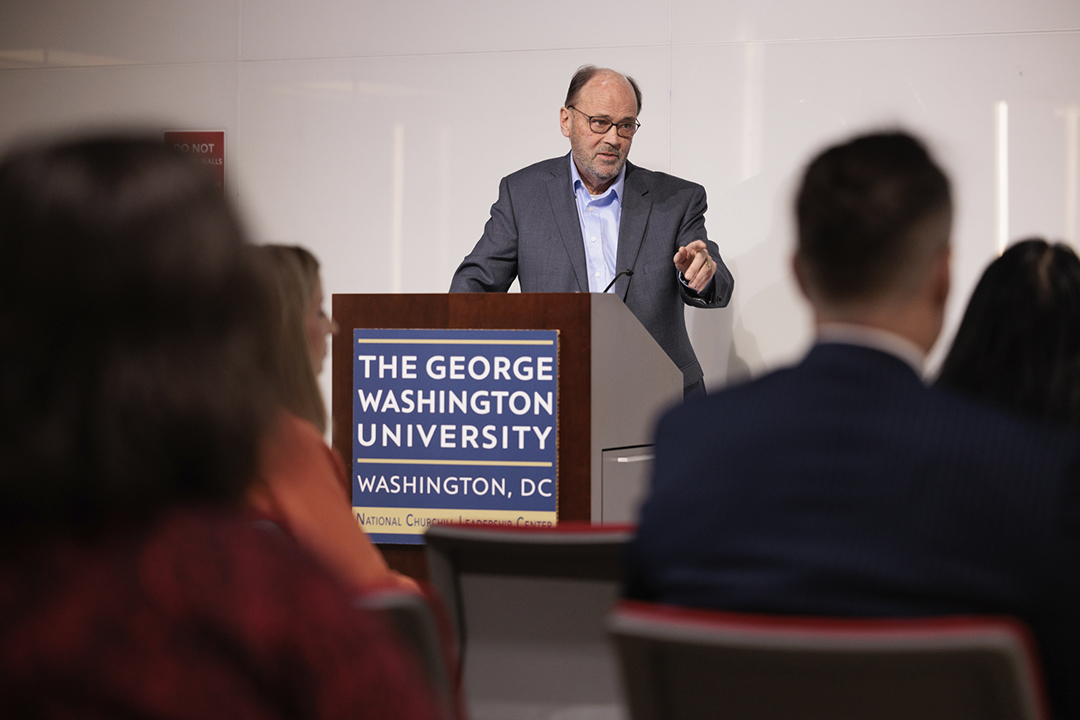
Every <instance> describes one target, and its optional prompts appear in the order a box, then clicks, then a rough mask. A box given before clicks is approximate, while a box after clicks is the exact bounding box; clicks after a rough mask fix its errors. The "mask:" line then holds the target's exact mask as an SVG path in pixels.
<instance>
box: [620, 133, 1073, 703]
mask: <svg viewBox="0 0 1080 720" xmlns="http://www.w3.org/2000/svg"><path fill="white" fill-rule="evenodd" d="M951 211H952V209H951V201H950V194H949V185H948V181H947V179H946V178H945V175H944V174H943V173H942V172H941V170H940V169H938V167H937V166H936V165H935V164H934V162H933V161H932V159H931V158H930V156H929V154H928V153H927V152H926V150H925V149H924V148H923V146H922V145H921V144H920V143H919V142H918V141H917V140H915V139H914V138H912V137H910V136H908V135H904V134H900V133H895V134H879V135H870V136H864V137H860V138H857V139H855V140H853V141H851V142H849V143H846V144H843V145H840V146H837V147H833V148H831V149H829V150H827V151H826V152H825V153H823V154H822V155H820V156H819V157H818V158H817V159H816V160H814V161H813V162H812V163H811V165H810V166H809V168H808V170H807V171H806V174H805V177H804V179H803V183H802V187H801V189H800V191H799V195H798V200H797V216H798V234H799V237H798V249H797V251H796V255H795V260H794V268H795V274H796V277H797V279H798V281H799V284H800V286H801V288H802V290H803V293H804V294H805V295H806V297H807V299H808V300H809V301H810V304H811V306H812V308H813V311H814V317H815V321H816V325H817V333H818V338H817V342H816V344H815V345H814V346H813V348H812V349H811V350H810V352H809V354H808V355H807V356H806V357H805V358H804V359H803V360H802V362H801V363H799V364H798V365H796V366H794V367H791V368H786V369H782V370H779V371H776V372H773V373H771V374H768V375H765V376H764V377H761V378H759V379H757V380H754V381H752V382H749V383H747V384H745V385H742V386H739V387H733V388H730V389H726V390H724V391H722V392H719V393H717V394H715V395H711V396H709V397H707V398H705V399H703V400H701V401H700V402H693V403H690V404H688V405H687V406H684V407H682V408H679V409H676V410H674V411H672V412H671V413H669V414H668V415H666V416H665V417H664V418H663V419H662V420H661V422H660V425H659V428H658V431H657V437H656V461H655V463H656V464H655V477H654V482H653V486H652V488H651V495H650V497H649V498H648V499H647V501H646V502H645V504H644V506H643V509H642V513H641V520H640V529H639V532H638V535H637V538H636V539H635V541H634V543H633V546H632V548H631V551H630V553H629V566H628V576H629V587H628V593H629V594H630V595H632V596H635V597H639V598H645V599H651V600H657V601H662V602H669V603H674V604H680V605H689V606H699V607H710V608H722V609H727V610H734V611H755V612H766V613H780V614H820V615H836V616H917V615H938V614H952V613H1004V614H1009V615H1014V616H1017V617H1020V618H1022V619H1023V620H1025V621H1026V622H1028V623H1029V624H1030V625H1031V626H1032V628H1033V629H1034V631H1035V633H1036V636H1037V638H1038V640H1039V643H1040V646H1041V650H1042V652H1043V657H1044V660H1045V664H1046V671H1047V678H1048V681H1049V687H1050V690H1051V699H1052V702H1053V704H1054V705H1055V708H1056V710H1057V712H1058V714H1059V716H1062V717H1078V716H1080V695H1078V693H1080V501H1078V497H1077V490H1078V481H1080V477H1078V445H1077V441H1076V438H1075V437H1074V436H1073V434H1072V432H1071V431H1068V430H1066V429H1064V428H1061V429H1058V428H1055V427H1050V426H1044V425H1036V424H1034V422H1029V421H1027V420H1026V419H1023V418H1019V417H1014V416H1012V415H1008V414H1006V413H1004V412H999V411H997V410H996V409H993V408H990V407H987V406H983V405H980V404H976V403H975V402H973V401H969V400H967V399H965V398H962V397H959V396H956V395H953V394H950V393H949V392H948V391H945V390H942V389H939V388H934V387H928V386H927V385H925V384H924V383H923V381H922V377H921V372H922V361H923V358H924V357H925V355H926V353H928V352H929V350H930V348H931V347H932V346H933V344H934V341H935V339H936V338H937V336H938V333H939V332H940V330H941V325H942V318H943V315H944V308H945V299H946V296H947V294H948V289H949V235H950V225H951Z"/></svg>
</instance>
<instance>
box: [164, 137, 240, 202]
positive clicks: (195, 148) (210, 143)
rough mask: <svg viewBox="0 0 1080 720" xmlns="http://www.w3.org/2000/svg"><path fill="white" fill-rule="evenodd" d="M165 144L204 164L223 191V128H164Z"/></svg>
mask: <svg viewBox="0 0 1080 720" xmlns="http://www.w3.org/2000/svg"><path fill="white" fill-rule="evenodd" d="M165 145H166V146H168V147H171V148H173V149H174V150H176V151H177V152H181V153H183V154H185V155H190V156H191V157H192V159H194V160H195V161H196V162H198V163H201V164H203V165H205V166H206V168H207V170H209V171H210V172H212V173H213V174H214V177H215V178H216V179H217V182H218V187H220V188H221V191H222V192H225V131H224V130H166V131H165Z"/></svg>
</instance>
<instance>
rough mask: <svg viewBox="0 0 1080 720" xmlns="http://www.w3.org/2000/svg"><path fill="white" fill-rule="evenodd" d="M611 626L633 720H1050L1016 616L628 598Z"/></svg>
mask: <svg viewBox="0 0 1080 720" xmlns="http://www.w3.org/2000/svg"><path fill="white" fill-rule="evenodd" d="M608 628H609V630H610V632H611V634H612V636H613V637H614V640H615V643H616V646H617V648H618V655H619V661H620V665H621V666H622V672H623V682H624V686H625V687H626V688H627V698H628V704H629V707H630V717H631V718H632V720H658V719H659V718H664V719H665V720H695V719H698V718H717V717H725V718H754V719H755V720H774V719H775V720H780V719H781V718H783V720H796V719H799V720H803V719H815V718H828V719H829V720H894V719H895V720H901V719H904V720H911V719H914V718H918V719H919V720H937V719H940V720H945V719H948V720H1045V719H1046V718H1048V717H1049V714H1048V713H1047V704H1046V698H1045V694H1044V691H1043V685H1042V676H1041V669H1040V664H1039V661H1038V657H1037V655H1036V653H1035V650H1034V647H1035V646H1034V642H1033V640H1032V635H1031V633H1030V631H1029V630H1028V629H1027V627H1026V626H1024V625H1023V624H1022V623H1020V622H1019V621H1018V620H1016V619H1014V618H1008V617H1000V616H950V617H935V618H903V619H862V618H860V619H832V618H799V617H780V616H765V615H746V614H740V613H728V612H718V611H711V610H691V609H686V608H676V607H671V606H664V605H655V604H652V603H643V602H636V601H629V600H627V601H622V602H621V603H619V605H618V606H617V607H616V609H615V610H614V612H613V613H612V615H611V617H610V619H609V624H608Z"/></svg>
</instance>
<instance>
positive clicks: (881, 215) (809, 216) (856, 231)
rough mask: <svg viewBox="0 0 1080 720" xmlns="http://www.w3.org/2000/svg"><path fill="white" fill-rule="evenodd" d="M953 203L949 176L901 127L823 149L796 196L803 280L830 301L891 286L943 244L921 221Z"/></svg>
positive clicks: (864, 296)
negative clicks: (933, 242) (932, 240)
mask: <svg viewBox="0 0 1080 720" xmlns="http://www.w3.org/2000/svg"><path fill="white" fill-rule="evenodd" d="M951 207H952V201H951V199H950V190H949V180H948V178H946V177H945V174H944V173H943V172H942V171H941V169H940V168H939V167H938V166H937V165H936V164H935V162H934V160H933V159H932V158H931V156H930V153H929V152H928V151H927V149H926V148H925V147H924V146H923V144H922V143H921V142H920V141H919V140H917V139H916V138H914V137H912V136H911V135H908V134H906V133H903V132H886V133H876V134H870V135H863V136H861V137H857V138H855V139H854V140H851V141H849V142H846V143H843V144H841V145H836V146H833V147H830V148H829V149H827V150H825V151H824V152H823V153H821V154H820V155H818V157H817V158H815V159H814V160H813V161H812V162H811V163H810V166H809V167H808V168H807V170H806V173H805V175H804V177H803V181H802V186H801V187H800V189H799V192H798V197H797V200H796V215H797V220H798V253H799V257H800V261H801V263H802V267H803V269H804V270H805V271H806V273H807V277H806V278H805V280H806V281H807V282H808V283H809V284H810V285H811V287H812V289H813V291H815V292H816V293H819V294H820V296H821V298H822V299H823V300H826V301H829V302H841V303H842V302H847V301H851V300H865V299H869V298H872V297H875V296H878V295H880V294H881V293H882V292H888V291H889V290H890V289H892V288H894V287H895V286H897V285H898V284H899V283H901V282H903V281H904V280H905V278H907V277H908V276H909V275H910V273H911V272H913V271H918V270H920V269H921V267H920V266H919V263H920V262H922V261H925V260H928V259H929V258H931V257H932V255H933V253H934V252H935V251H937V250H939V249H940V247H924V245H925V244H926V242H927V241H926V239H925V238H924V237H923V236H924V235H926V234H925V233H919V232H916V229H917V226H919V225H920V223H922V222H923V221H925V220H927V219H929V218H930V217H931V216H932V215H934V214H936V213H938V212H940V211H949V210H950V209H951Z"/></svg>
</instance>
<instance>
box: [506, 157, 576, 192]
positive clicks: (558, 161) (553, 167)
mask: <svg viewBox="0 0 1080 720" xmlns="http://www.w3.org/2000/svg"><path fill="white" fill-rule="evenodd" d="M568 162H569V161H568V160H567V156H565V155H563V156H562V157H557V158H549V159H547V160H541V161H540V162H537V163H533V164H532V165H529V166H527V167H523V168H521V169H520V170H518V171H516V172H512V173H510V174H509V175H507V176H506V177H505V178H504V180H505V181H506V182H508V183H510V184H511V185H517V184H521V183H530V182H545V181H547V180H550V179H551V178H555V177H558V176H559V175H565V176H566V181H567V183H569V182H570V166H569V164H568Z"/></svg>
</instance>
